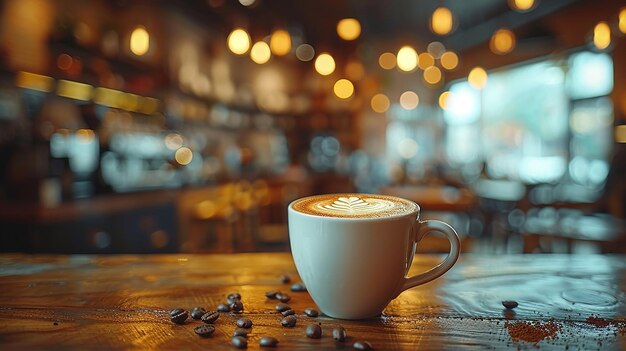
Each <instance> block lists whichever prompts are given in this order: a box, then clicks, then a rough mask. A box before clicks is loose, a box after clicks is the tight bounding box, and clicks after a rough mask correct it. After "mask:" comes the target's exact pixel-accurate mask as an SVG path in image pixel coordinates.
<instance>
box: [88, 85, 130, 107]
mask: <svg viewBox="0 0 626 351" xmlns="http://www.w3.org/2000/svg"><path fill="white" fill-rule="evenodd" d="M123 95H124V93H123V92H121V91H119V90H114V89H109V88H102V87H100V88H96V89H95V90H94V96H93V101H94V102H95V103H96V104H98V105H104V106H109V107H115V108H119V107H120V101H122V98H123Z"/></svg>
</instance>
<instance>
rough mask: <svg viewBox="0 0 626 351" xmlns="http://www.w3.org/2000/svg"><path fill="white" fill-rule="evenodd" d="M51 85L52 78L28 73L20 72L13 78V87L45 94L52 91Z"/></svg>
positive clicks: (52, 82)
mask: <svg viewBox="0 0 626 351" xmlns="http://www.w3.org/2000/svg"><path fill="white" fill-rule="evenodd" d="M53 84H54V78H52V77H48V76H42V75H40V74H35V73H30V72H24V71H20V72H17V75H16V77H15V85H17V86H18V87H20V88H25V89H30V90H37V91H43V92H46V93H48V92H50V91H52V85H53Z"/></svg>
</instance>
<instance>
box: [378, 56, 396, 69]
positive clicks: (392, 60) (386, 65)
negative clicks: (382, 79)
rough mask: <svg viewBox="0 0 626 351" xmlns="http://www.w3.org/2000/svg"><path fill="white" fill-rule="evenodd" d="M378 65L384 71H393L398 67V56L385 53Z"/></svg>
mask: <svg viewBox="0 0 626 351" xmlns="http://www.w3.org/2000/svg"><path fill="white" fill-rule="evenodd" d="M378 64H379V65H380V67H381V68H383V69H392V68H394V67H396V55H394V54H393V53H391V52H383V53H382V54H380V56H379V57H378Z"/></svg>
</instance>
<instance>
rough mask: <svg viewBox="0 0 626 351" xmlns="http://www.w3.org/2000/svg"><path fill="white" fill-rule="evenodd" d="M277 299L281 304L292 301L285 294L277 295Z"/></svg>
mask: <svg viewBox="0 0 626 351" xmlns="http://www.w3.org/2000/svg"><path fill="white" fill-rule="evenodd" d="M276 298H277V299H278V300H279V301H280V302H289V300H291V297H290V296H289V295H287V294H283V293H278V294H276Z"/></svg>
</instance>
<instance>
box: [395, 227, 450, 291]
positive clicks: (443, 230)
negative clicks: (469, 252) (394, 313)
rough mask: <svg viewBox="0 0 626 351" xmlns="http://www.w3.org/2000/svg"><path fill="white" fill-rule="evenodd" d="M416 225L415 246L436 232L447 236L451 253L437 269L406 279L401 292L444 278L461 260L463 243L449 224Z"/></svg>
mask: <svg viewBox="0 0 626 351" xmlns="http://www.w3.org/2000/svg"><path fill="white" fill-rule="evenodd" d="M415 224H416V227H417V228H416V229H417V230H416V231H415V232H414V233H416V236H415V241H414V242H413V243H412V244H413V245H415V244H417V243H419V242H420V241H421V240H422V238H424V237H425V236H426V235H428V234H430V233H433V232H436V233H440V234H443V236H445V237H446V238H447V239H448V240H449V241H450V253H448V257H446V259H445V260H443V262H441V263H440V264H439V265H437V266H436V267H434V268H432V269H430V270H428V271H426V272H424V273H421V274H418V275H416V276H413V277H410V278H406V279H404V284H403V285H402V290H401V292H402V291H404V290H406V289H410V288H413V287H416V286H418V285H422V284H424V283H428V282H429V281H431V280H434V279H436V278H439V277H440V276H442V275H443V274H444V273H445V272H447V271H448V270H449V269H450V268H452V266H454V264H455V263H456V261H457V260H458V259H459V254H460V251H461V242H460V241H459V236H458V234H457V233H456V231H455V230H454V228H452V227H451V226H450V225H448V224H447V223H444V222H441V221H434V220H429V221H423V222H420V221H416V222H415ZM414 230H415V229H414Z"/></svg>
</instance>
